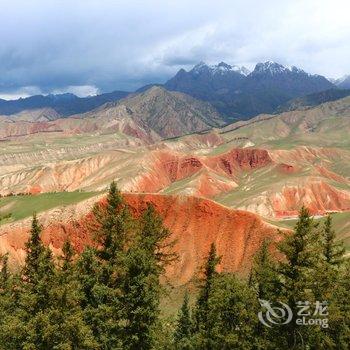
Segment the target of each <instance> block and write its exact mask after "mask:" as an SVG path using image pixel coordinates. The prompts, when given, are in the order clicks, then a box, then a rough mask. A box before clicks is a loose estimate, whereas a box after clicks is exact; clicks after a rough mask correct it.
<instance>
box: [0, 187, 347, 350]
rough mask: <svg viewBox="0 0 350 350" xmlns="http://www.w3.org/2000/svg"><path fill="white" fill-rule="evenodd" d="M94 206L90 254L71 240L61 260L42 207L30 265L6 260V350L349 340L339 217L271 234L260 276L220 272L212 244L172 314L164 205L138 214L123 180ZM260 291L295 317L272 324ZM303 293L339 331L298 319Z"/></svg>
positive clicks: (341, 343) (2, 296) (0, 341)
mask: <svg viewBox="0 0 350 350" xmlns="http://www.w3.org/2000/svg"><path fill="white" fill-rule="evenodd" d="M93 214H94V215H93V216H92V219H91V222H90V223H89V229H90V231H91V233H93V237H94V240H95V244H94V245H92V246H90V247H86V248H85V249H84V251H83V252H82V253H81V254H77V253H76V252H75V251H74V249H73V247H72V245H71V244H70V242H69V241H66V242H65V243H64V246H63V249H62V252H63V253H62V256H60V257H58V258H57V257H53V255H52V252H51V250H50V249H49V248H48V247H46V246H44V245H43V243H42V241H41V226H40V224H39V222H38V220H37V218H36V216H35V215H34V217H33V222H32V228H31V231H30V237H29V240H28V242H27V244H26V259H25V264H24V266H23V268H22V269H21V270H20V271H15V272H14V271H11V269H9V266H8V265H9V264H8V257H7V255H5V256H3V257H2V258H1V266H2V268H1V273H0V349H6V350H11V349H16V350H17V349H26V350H29V349H30V350H31V349H33V350H34V349H45V350H50V349H62V350H63V349H64V350H68V349H126V350H128V349H130V350H151V349H169V350H171V349H172V350H175V349H184V350H186V349H188V350H190V349H203V350H209V349H213V350H214V349H220V350H221V349H289V348H290V349H348V348H349V344H350V303H349V290H350V279H349V277H350V276H349V273H350V272H349V271H350V269H349V262H348V261H347V260H346V259H345V257H344V249H343V247H342V245H341V244H339V243H337V242H336V239H335V232H334V230H333V229H332V222H331V218H327V220H326V221H325V223H324V224H323V226H322V227H321V226H320V227H318V226H317V225H316V224H315V222H314V221H313V219H312V218H310V216H309V214H308V212H307V210H306V209H302V210H301V212H300V217H299V221H298V223H297V225H296V227H295V230H294V232H293V233H292V234H289V235H287V236H286V237H285V239H283V241H281V243H279V244H278V245H277V246H271V247H270V245H269V244H268V242H264V244H263V245H262V247H261V249H260V251H259V252H258V254H257V255H256V257H255V261H254V264H253V267H252V270H251V273H250V275H249V278H244V277H237V276H236V275H234V274H232V273H219V272H218V271H217V266H218V264H219V263H220V257H219V256H218V255H217V253H216V249H215V246H214V245H212V246H211V249H210V251H209V254H208V258H207V260H206V262H205V263H204V266H203V271H202V273H201V279H200V280H201V282H200V285H199V286H198V288H197V289H196V292H194V293H192V294H191V295H189V294H188V293H186V294H185V297H184V301H183V305H182V306H181V309H180V310H179V313H178V316H177V318H176V319H174V320H169V319H168V318H166V317H164V315H163V313H162V312H161V308H160V301H161V298H162V297H163V295H164V294H165V289H164V287H163V284H162V283H161V282H160V279H161V277H162V275H163V274H164V269H165V266H166V265H167V264H169V263H171V262H172V261H173V260H174V259H175V258H176V256H175V255H174V254H173V253H172V252H171V251H172V249H171V247H172V242H171V240H170V239H169V236H170V233H169V231H168V230H167V229H166V228H165V227H164V226H163V224H162V221H161V219H160V217H159V216H158V215H157V214H156V212H155V210H154V208H153V207H152V206H148V207H147V209H145V211H144V212H143V214H142V215H141V217H139V218H135V217H134V216H133V215H131V213H130V211H129V208H128V206H127V205H126V204H125V202H124V201H123V198H122V196H121V195H120V193H119V191H118V190H117V188H116V185H115V184H114V183H112V184H111V186H110V190H109V194H108V196H107V203H105V204H96V205H95V207H94V210H93ZM233 229H234V228H233ZM271 252H273V254H272V255H273V256H275V257H276V256H277V259H272V258H271ZM259 299H260V300H265V301H270V302H271V303H274V302H278V301H281V302H284V303H286V304H288V305H289V306H290V308H291V310H292V311H293V315H294V316H293V320H292V321H291V322H290V323H288V324H278V323H277V322H276V324H273V327H271V328H270V327H267V326H265V325H263V324H262V323H261V322H260V321H259V319H258V316H257V315H258V312H259V311H264V308H262V307H261V305H260V303H259ZM299 301H307V302H309V303H310V304H311V305H313V304H314V303H317V302H318V301H327V302H328V315H327V320H328V323H329V327H328V328H323V327H321V326H320V325H309V326H307V325H297V324H296V323H295V322H294V321H295V319H294V318H295V317H296V316H295V315H297V312H298V307H299V305H298V302H299ZM265 311H266V310H265ZM322 317H325V316H322Z"/></svg>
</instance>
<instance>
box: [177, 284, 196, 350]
mask: <svg viewBox="0 0 350 350" xmlns="http://www.w3.org/2000/svg"><path fill="white" fill-rule="evenodd" d="M191 336H192V320H191V311H190V306H189V296H188V292H187V291H186V293H185V296H184V300H183V303H182V306H181V309H180V311H179V314H178V319H177V324H176V329H175V333H174V344H175V348H176V349H179V350H180V349H181V350H190V349H193V346H192V344H191V341H192V340H191Z"/></svg>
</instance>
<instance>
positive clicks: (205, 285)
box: [194, 243, 220, 349]
mask: <svg viewBox="0 0 350 350" xmlns="http://www.w3.org/2000/svg"><path fill="white" fill-rule="evenodd" d="M219 262H220V257H218V256H217V253H216V247H215V244H214V243H212V244H211V245H210V250H209V254H208V258H207V261H206V264H205V267H204V278H203V281H202V286H201V288H200V291H199V295H198V298H197V302H196V306H195V312H194V327H195V332H196V334H197V338H198V340H197V343H198V342H199V343H202V345H201V346H203V348H204V349H210V347H211V345H210V344H211V322H210V321H211V320H210V318H209V298H210V295H211V293H212V290H213V283H214V280H215V278H216V277H217V276H218V273H217V271H216V268H217V265H218V264H219Z"/></svg>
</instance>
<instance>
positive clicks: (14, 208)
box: [0, 192, 98, 225]
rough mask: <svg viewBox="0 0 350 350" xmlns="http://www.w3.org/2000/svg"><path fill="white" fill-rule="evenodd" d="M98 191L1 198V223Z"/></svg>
mask: <svg viewBox="0 0 350 350" xmlns="http://www.w3.org/2000/svg"><path fill="white" fill-rule="evenodd" d="M97 194H98V193H97V192H59V193H44V194H38V195H24V196H12V197H4V198H0V217H1V218H3V219H2V220H0V225H1V224H4V223H8V222H13V221H17V220H21V219H24V218H27V217H29V216H31V215H33V213H34V212H36V213H40V212H42V211H46V210H49V209H52V208H55V207H61V206H65V205H69V204H75V203H78V202H81V201H83V200H85V199H88V198H90V197H92V196H95V195H97Z"/></svg>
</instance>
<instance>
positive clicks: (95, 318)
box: [78, 182, 133, 349]
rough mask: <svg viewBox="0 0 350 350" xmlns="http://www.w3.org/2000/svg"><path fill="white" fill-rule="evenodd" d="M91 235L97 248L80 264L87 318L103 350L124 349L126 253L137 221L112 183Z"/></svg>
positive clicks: (98, 208) (95, 211)
mask: <svg viewBox="0 0 350 350" xmlns="http://www.w3.org/2000/svg"><path fill="white" fill-rule="evenodd" d="M93 214H94V220H93V222H92V223H91V224H90V231H91V233H92V234H93V236H94V239H95V242H96V245H95V247H93V248H91V247H88V248H86V249H85V251H84V252H83V254H82V255H81V257H80V258H79V262H78V278H79V281H80V283H81V286H82V291H83V297H82V306H83V308H84V318H85V322H87V324H89V325H91V328H92V330H93V334H94V336H95V338H96V339H97V341H98V343H99V344H100V346H101V347H102V348H106V349H110V348H113V349H122V332H123V329H124V323H125V321H124V314H123V313H124V306H123V304H122V298H123V295H122V284H123V279H124V278H125V251H126V245H127V243H128V242H127V240H128V239H129V238H130V237H131V228H132V225H133V221H132V219H131V216H130V213H129V211H128V208H127V206H126V205H125V203H124V200H123V198H122V196H121V194H120V192H119V190H118V189H117V186H116V184H115V182H112V183H111V185H110V188H109V192H108V195H107V203H106V205H104V204H101V203H97V204H96V205H95V206H94V209H93Z"/></svg>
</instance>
